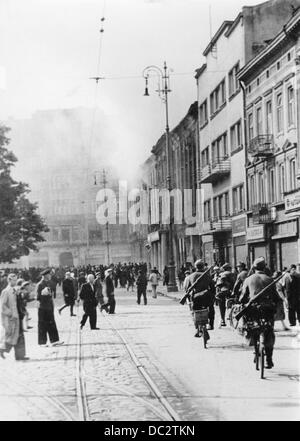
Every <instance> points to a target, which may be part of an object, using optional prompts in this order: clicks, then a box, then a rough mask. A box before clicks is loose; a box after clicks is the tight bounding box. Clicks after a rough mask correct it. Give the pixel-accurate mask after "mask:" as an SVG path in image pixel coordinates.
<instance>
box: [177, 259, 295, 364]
mask: <svg viewBox="0 0 300 441" xmlns="http://www.w3.org/2000/svg"><path fill="white" fill-rule="evenodd" d="M189 272H190V271H186V278H185V280H184V282H183V286H184V289H185V291H186V293H187V294H186V297H188V298H189V299H190V301H191V305H192V309H193V310H199V309H202V308H207V309H208V321H209V323H208V326H207V328H208V329H214V320H215V306H218V308H219V311H220V318H221V320H220V325H219V327H220V328H221V327H224V326H226V311H227V310H228V311H230V309H231V308H232V306H233V305H236V304H240V305H243V304H247V303H248V302H249V301H251V302H252V301H253V300H255V302H254V303H253V304H252V305H251V308H250V310H249V311H250V312H249V311H248V312H247V316H246V317H245V318H244V319H245V321H244V324H245V327H244V331H245V336H246V337H247V338H249V341H250V344H253V341H252V340H253V339H252V334H251V326H250V324H251V325H252V324H253V323H254V322H255V323H257V320H258V314H259V316H260V317H262V318H264V319H266V320H267V321H268V323H269V324H270V327H269V328H268V329H269V331H268V333H267V335H266V336H265V337H266V338H265V346H266V361H267V366H266V367H267V368H272V367H273V365H274V364H273V358H272V355H273V347H274V342H275V334H274V321H276V320H280V321H281V322H282V326H283V329H284V330H288V329H289V328H288V327H287V326H286V324H285V322H284V319H285V313H284V305H285V306H286V307H287V308H288V317H289V322H290V326H295V325H296V319H297V320H298V322H299V324H300V273H298V272H297V271H296V265H291V266H290V268H289V269H287V268H286V269H285V272H284V274H282V273H280V272H278V271H277V272H275V273H274V274H273V275H272V274H271V272H270V270H269V269H268V268H267V265H266V262H265V259H264V258H263V257H261V258H258V259H256V260H255V261H254V263H253V265H252V267H251V269H250V270H248V269H247V268H246V264H245V263H243V262H240V263H239V264H238V266H237V273H236V272H235V271H233V269H232V267H231V266H230V265H229V264H228V263H225V264H224V265H223V266H221V267H219V266H218V265H215V266H214V267H211V268H208V266H207V265H206V264H205V263H204V262H203V261H202V260H198V261H197V262H196V263H195V271H193V272H192V274H188V273H189ZM280 276H282V277H281V278H280ZM275 282H276V283H275ZM266 287H268V289H267V290H266V292H265V293H264V294H263V295H262V296H261V297H259V298H257V299H256V297H255V296H256V295H257V294H258V293H259V292H261V291H262V289H264V288H266ZM254 297H255V299H254ZM258 311H259V312H258ZM196 329H197V332H196V334H195V337H199V331H198V328H197V327H196Z"/></svg>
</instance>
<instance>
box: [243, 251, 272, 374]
mask: <svg viewBox="0 0 300 441" xmlns="http://www.w3.org/2000/svg"><path fill="white" fill-rule="evenodd" d="M253 269H254V271H255V273H254V274H253V275H251V276H249V277H248V278H247V279H246V280H245V281H244V284H243V288H242V294H241V296H240V299H239V301H240V303H248V302H249V301H251V299H253V297H254V296H255V295H256V294H258V293H259V292H260V291H262V289H263V288H265V287H266V286H268V285H270V283H271V282H272V278H271V277H269V276H268V275H267V274H266V272H265V271H266V262H265V259H264V258H263V257H259V258H258V259H256V260H255V261H254V264H253ZM277 302H278V294H277V292H276V286H275V285H271V286H270V288H269V289H268V290H267V291H266V292H265V293H264V294H262V296H261V297H259V298H258V299H257V300H255V301H254V302H253V303H252V304H251V308H250V309H249V311H248V312H247V315H246V321H247V331H248V333H247V336H246V337H247V338H249V339H250V345H253V344H255V341H256V340H257V338H258V335H259V334H258V331H259V326H260V323H261V321H263V322H264V323H266V324H267V326H266V327H265V329H264V338H265V351H266V361H267V365H266V368H267V369H271V368H272V367H273V366H274V364H273V359H272V357H273V348H274V343H275V334H274V316H275V313H276V307H277Z"/></svg>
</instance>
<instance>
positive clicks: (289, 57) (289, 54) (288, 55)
mask: <svg viewBox="0 0 300 441" xmlns="http://www.w3.org/2000/svg"><path fill="white" fill-rule="evenodd" d="M287 60H288V61H291V53H290V52H289V53H288V54H287Z"/></svg>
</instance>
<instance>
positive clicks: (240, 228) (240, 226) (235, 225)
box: [232, 216, 246, 236]
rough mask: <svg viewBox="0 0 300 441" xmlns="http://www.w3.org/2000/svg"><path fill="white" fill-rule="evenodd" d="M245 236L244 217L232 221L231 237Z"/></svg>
mask: <svg viewBox="0 0 300 441" xmlns="http://www.w3.org/2000/svg"><path fill="white" fill-rule="evenodd" d="M241 233H244V234H246V216H243V217H239V218H237V219H232V235H233V236H235V235H236V234H238V235H240V234H241Z"/></svg>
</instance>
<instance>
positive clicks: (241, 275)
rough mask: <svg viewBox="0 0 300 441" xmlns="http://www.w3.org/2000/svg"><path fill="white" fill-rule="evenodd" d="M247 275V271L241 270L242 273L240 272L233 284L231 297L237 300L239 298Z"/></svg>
mask: <svg viewBox="0 0 300 441" xmlns="http://www.w3.org/2000/svg"><path fill="white" fill-rule="evenodd" d="M247 275H248V271H247V270H243V271H241V272H240V273H239V274H238V276H237V279H236V281H235V284H234V287H233V290H232V295H233V296H235V297H237V298H239V297H240V295H241V290H242V287H243V283H244V281H245V280H246V278H247Z"/></svg>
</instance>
